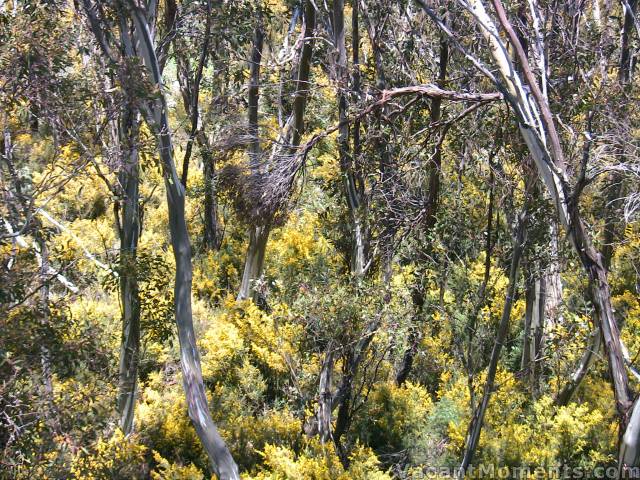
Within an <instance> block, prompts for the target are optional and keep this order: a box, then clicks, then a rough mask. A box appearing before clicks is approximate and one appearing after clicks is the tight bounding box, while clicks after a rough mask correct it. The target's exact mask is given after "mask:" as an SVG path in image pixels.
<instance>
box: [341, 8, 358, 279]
mask: <svg viewBox="0 0 640 480" xmlns="http://www.w3.org/2000/svg"><path fill="white" fill-rule="evenodd" d="M353 15H356V16H357V3H356V5H355V11H354V13H353ZM352 22H355V24H356V28H357V23H358V22H357V19H356V20H352ZM354 34H355V35H356V36H357V33H354ZM333 43H334V47H335V49H336V53H335V56H334V58H333V67H334V70H335V75H336V79H335V80H336V83H337V95H336V96H337V98H338V120H339V124H340V127H339V128H338V153H339V157H340V173H341V175H342V183H343V188H344V195H345V198H346V200H347V207H348V209H349V215H350V217H351V245H352V247H351V255H350V257H351V258H350V268H351V273H352V274H353V275H354V276H355V277H356V279H358V278H360V277H362V275H363V274H364V267H365V252H364V247H365V239H364V236H363V232H362V222H361V218H360V217H361V212H360V206H361V199H360V198H359V195H358V191H357V186H356V180H355V174H354V157H353V156H352V154H351V151H350V150H351V149H350V145H349V136H350V135H349V134H350V128H349V122H347V118H348V100H347V99H348V93H347V89H348V81H349V73H348V70H347V48H346V44H345V32H344V0H336V1H334V3H333ZM354 150H355V149H354Z"/></svg>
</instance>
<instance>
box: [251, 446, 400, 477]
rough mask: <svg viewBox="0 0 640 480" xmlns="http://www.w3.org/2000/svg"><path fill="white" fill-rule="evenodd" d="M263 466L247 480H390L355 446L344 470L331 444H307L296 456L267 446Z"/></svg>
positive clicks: (363, 449)
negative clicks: (347, 466)
mask: <svg viewBox="0 0 640 480" xmlns="http://www.w3.org/2000/svg"><path fill="white" fill-rule="evenodd" d="M262 455H263V457H264V467H263V469H262V470H261V471H259V472H258V473H257V474H256V475H254V476H249V477H247V480H285V479H286V480H309V479H313V480H391V476H390V475H389V474H387V473H386V472H384V471H382V470H381V469H380V467H379V462H378V459H377V458H376V456H375V454H374V453H373V452H372V451H371V450H370V449H369V448H366V447H363V446H356V448H355V449H354V452H353V454H352V455H351V456H350V464H349V468H348V469H346V470H345V469H344V467H343V466H342V464H341V463H340V460H339V459H338V456H337V454H336V452H335V448H334V446H333V444H332V443H327V444H325V445H321V444H320V442H319V441H318V440H311V441H309V442H308V444H307V445H306V447H305V448H304V450H303V451H302V452H301V453H300V454H297V455H296V453H295V452H293V451H292V450H290V449H288V448H285V447H277V446H273V445H267V446H266V447H265V449H264V452H263V453H262Z"/></svg>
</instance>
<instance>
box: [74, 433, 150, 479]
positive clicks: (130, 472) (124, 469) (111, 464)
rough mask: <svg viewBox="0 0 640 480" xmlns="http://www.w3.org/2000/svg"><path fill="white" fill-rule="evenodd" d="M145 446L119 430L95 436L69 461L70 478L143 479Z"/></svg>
mask: <svg viewBox="0 0 640 480" xmlns="http://www.w3.org/2000/svg"><path fill="white" fill-rule="evenodd" d="M146 451H147V449H146V447H145V446H143V445H140V444H139V443H138V442H137V438H136V437H135V436H128V437H125V436H124V435H123V434H122V432H121V431H120V430H116V432H115V433H114V434H113V435H112V436H111V437H110V438H108V439H102V438H99V439H98V441H97V442H96V443H95V444H94V445H93V447H92V448H91V449H89V450H84V449H82V450H80V451H79V452H78V454H76V455H75V456H74V458H73V460H72V462H71V469H70V473H71V478H74V479H78V480H129V479H131V480H133V479H137V478H139V479H143V478H146V475H145V473H146V472H145V467H146V460H145V453H146Z"/></svg>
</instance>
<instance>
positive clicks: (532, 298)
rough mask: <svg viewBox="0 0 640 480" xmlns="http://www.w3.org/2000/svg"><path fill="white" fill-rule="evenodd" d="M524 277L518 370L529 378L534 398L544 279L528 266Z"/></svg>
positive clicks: (543, 312)
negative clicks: (520, 349) (520, 356)
mask: <svg viewBox="0 0 640 480" xmlns="http://www.w3.org/2000/svg"><path fill="white" fill-rule="evenodd" d="M527 267H528V269H527V270H528V271H527V274H526V276H525V304H526V306H525V321H524V329H523V330H524V337H523V342H522V360H521V363H520V369H521V370H522V372H523V373H524V374H526V375H527V376H528V378H529V385H530V387H531V392H532V393H533V395H534V396H535V395H536V393H537V391H538V387H539V380H540V373H541V369H542V367H541V365H540V361H541V357H542V335H543V331H544V322H545V298H546V287H545V285H546V282H545V277H544V275H542V274H541V273H540V272H538V269H537V268H536V265H535V264H533V265H531V264H528V265H527Z"/></svg>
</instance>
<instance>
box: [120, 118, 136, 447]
mask: <svg viewBox="0 0 640 480" xmlns="http://www.w3.org/2000/svg"><path fill="white" fill-rule="evenodd" d="M123 117H124V118H123V119H122V121H121V126H120V135H121V139H120V145H121V148H122V150H123V151H124V153H123V155H122V161H123V165H122V166H121V170H120V174H119V175H118V179H119V183H120V186H121V188H122V192H121V193H122V197H123V201H122V220H121V221H120V232H119V234H120V268H119V271H120V272H119V273H120V277H119V281H120V308H121V314H122V337H121V342H120V368H119V375H118V414H119V416H120V429H121V430H122V431H123V432H124V434H125V435H128V434H130V433H131V432H132V431H133V420H134V412H135V402H136V393H137V383H138V363H139V359H140V297H139V288H138V276H137V250H138V238H139V234H140V215H139V209H140V205H139V192H138V190H139V172H138V170H139V163H138V148H137V146H136V145H135V143H136V142H137V137H138V126H137V121H138V120H137V113H136V112H135V111H132V110H131V109H129V108H127V109H126V111H125V112H124V116H123Z"/></svg>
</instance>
